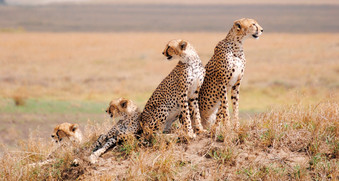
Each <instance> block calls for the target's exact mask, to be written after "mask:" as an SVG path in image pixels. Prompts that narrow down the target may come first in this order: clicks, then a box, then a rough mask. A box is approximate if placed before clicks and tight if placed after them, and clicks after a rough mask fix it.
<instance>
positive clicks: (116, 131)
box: [89, 98, 141, 163]
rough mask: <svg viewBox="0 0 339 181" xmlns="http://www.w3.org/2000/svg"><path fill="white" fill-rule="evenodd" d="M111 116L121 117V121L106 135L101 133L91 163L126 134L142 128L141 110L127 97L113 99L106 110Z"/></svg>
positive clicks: (90, 159) (95, 144)
mask: <svg viewBox="0 0 339 181" xmlns="http://www.w3.org/2000/svg"><path fill="white" fill-rule="evenodd" d="M106 112H107V113H108V114H110V115H111V117H120V118H121V119H120V121H118V123H117V124H116V125H114V126H113V128H112V129H111V130H109V132H108V133H107V134H105V135H100V137H99V138H98V140H97V141H96V142H95V143H94V149H93V152H92V154H91V156H90V158H89V161H90V162H91V163H95V162H96V160H97V158H98V157H99V156H100V155H102V154H103V153H105V152H106V151H107V150H108V149H109V148H110V147H112V146H114V145H116V144H117V143H118V142H119V141H122V140H123V139H124V138H125V136H127V135H131V134H136V133H137V132H138V131H140V130H141V126H140V124H139V123H140V114H141V113H140V111H139V109H138V107H137V105H136V104H134V102H132V101H131V100H128V99H125V98H118V99H115V100H112V101H111V102H110V104H109V106H108V108H107V110H106Z"/></svg>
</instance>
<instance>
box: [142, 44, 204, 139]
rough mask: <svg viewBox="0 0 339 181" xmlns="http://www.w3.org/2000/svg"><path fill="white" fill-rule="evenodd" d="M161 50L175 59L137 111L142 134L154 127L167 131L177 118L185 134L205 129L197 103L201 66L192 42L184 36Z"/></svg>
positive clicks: (202, 75) (170, 58)
mask: <svg viewBox="0 0 339 181" xmlns="http://www.w3.org/2000/svg"><path fill="white" fill-rule="evenodd" d="M162 54H163V55H164V56H166V57H167V59H168V60H172V59H173V58H179V62H178V64H177V65H176V67H175V68H174V69H173V70H172V71H171V73H170V74H169V75H168V76H167V77H166V78H165V79H163V80H162V82H161V83H160V84H159V85H158V87H157V88H156V90H155V91H154V92H153V94H152V95H151V97H150V98H149V100H148V101H147V103H146V105H145V108H144V110H143V112H142V113H141V119H142V124H143V125H142V126H143V131H144V133H146V135H147V134H149V133H150V131H153V130H158V129H163V130H164V131H168V130H169V129H170V127H171V125H172V123H173V122H174V121H175V120H176V119H177V118H179V121H180V122H181V123H182V124H183V127H184V129H185V131H186V132H187V136H188V137H189V138H195V137H196V134H195V133H194V131H196V132H197V133H200V132H204V131H205V130H204V129H203V127H202V125H201V121H200V111H199V106H198V95H199V91H200V87H201V85H202V83H203V81H204V75H205V69H204V67H203V65H202V63H201V60H200V58H199V56H198V54H197V52H196V51H195V49H194V48H193V46H192V45H191V44H190V43H188V42H187V41H185V40H180V39H177V40H171V41H169V42H168V44H167V45H166V47H165V49H164V51H163V53H162ZM192 126H193V128H192ZM193 129H194V131H193Z"/></svg>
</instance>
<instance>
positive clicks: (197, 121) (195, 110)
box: [189, 74, 206, 133]
mask: <svg viewBox="0 0 339 181" xmlns="http://www.w3.org/2000/svg"><path fill="white" fill-rule="evenodd" d="M204 76H205V74H202V75H201V76H200V78H199V80H198V85H197V88H196V90H195V92H194V93H193V96H192V97H191V99H190V101H189V110H190V114H191V120H192V122H193V126H194V129H195V130H196V132H198V133H204V132H206V130H205V129H204V128H203V126H202V125H201V116H200V109H199V91H200V88H201V86H202V83H203V82H204Z"/></svg>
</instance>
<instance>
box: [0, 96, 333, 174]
mask: <svg viewBox="0 0 339 181" xmlns="http://www.w3.org/2000/svg"><path fill="white" fill-rule="evenodd" d="M338 119H339V105H338V103H335V102H332V101H326V102H322V103H319V104H316V105H312V106H306V107H305V106H304V105H302V104H296V105H293V106H287V107H282V108H279V109H275V110H271V111H269V112H266V113H262V114H259V115H257V116H255V117H253V119H252V120H246V122H244V123H242V124H241V126H240V129H239V130H238V131H230V132H228V133H226V134H224V135H221V136H223V137H224V138H225V139H224V141H223V142H220V141H218V140H216V141H215V140H214V139H211V138H209V137H206V136H202V135H201V136H199V137H198V138H197V140H193V141H190V142H188V143H183V142H181V141H179V140H178V139H177V138H176V137H175V136H168V135H167V136H166V135H163V134H158V135H155V136H154V137H153V139H151V140H145V139H143V138H141V139H135V138H134V137H130V139H128V140H127V141H125V142H124V143H123V144H122V145H119V146H117V147H115V148H114V149H113V150H110V151H108V152H107V153H106V154H104V155H103V156H102V158H100V159H99V162H98V164H95V165H90V164H89V163H88V162H87V161H86V157H87V156H88V155H89V154H90V149H91V148H90V145H91V144H92V143H93V142H94V140H95V138H96V137H97V136H98V134H99V133H104V132H106V131H107V127H108V126H109V125H110V124H111V123H110V122H109V121H106V122H104V125H99V124H97V123H94V122H89V123H88V124H87V125H86V127H85V130H84V133H85V134H84V135H86V138H85V143H83V144H81V145H79V146H78V147H66V148H64V149H59V151H58V152H57V154H56V153H54V155H53V157H54V158H55V160H54V161H53V162H52V163H50V164H47V165H45V166H41V167H30V166H28V165H29V164H31V163H36V162H39V161H41V160H45V159H46V158H47V157H48V154H49V153H50V152H51V150H52V146H51V145H50V144H49V143H47V142H44V141H39V140H37V139H35V138H34V137H31V138H30V139H29V140H27V141H24V142H22V144H21V145H22V146H21V149H20V150H19V151H16V152H11V151H8V152H5V153H4V155H3V156H2V157H1V160H0V162H1V164H0V165H1V167H0V178H1V179H5V180H17V179H20V180H37V179H38V180H45V179H47V180H55V179H56V180H61V179H70V180H73V179H76V178H78V179H85V180H91V179H100V180H111V179H119V180H121V179H126V180H173V179H174V180H187V179H189V180H191V179H197V180H201V179H207V180H218V179H229V180H239V179H241V180H243V179H245V180H277V179H278V180H290V179H292V180H310V179H313V180H327V179H332V180H336V179H339V172H338V170H339V166H338V163H339V162H338V157H339V139H338V138H339V130H338V127H339V125H338ZM75 158H77V159H79V160H80V165H79V166H74V165H73V166H72V164H71V163H72V160H73V159H75Z"/></svg>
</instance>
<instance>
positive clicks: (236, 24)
mask: <svg viewBox="0 0 339 181" xmlns="http://www.w3.org/2000/svg"><path fill="white" fill-rule="evenodd" d="M234 25H235V26H236V27H237V30H238V31H239V30H241V25H240V23H239V22H235V23H234Z"/></svg>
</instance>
